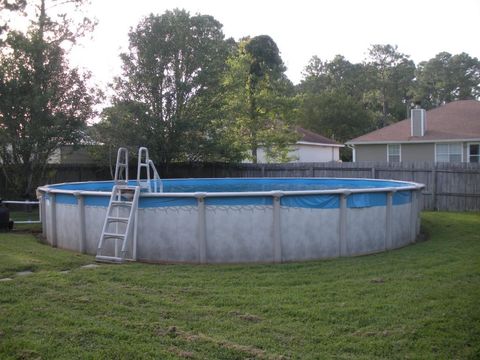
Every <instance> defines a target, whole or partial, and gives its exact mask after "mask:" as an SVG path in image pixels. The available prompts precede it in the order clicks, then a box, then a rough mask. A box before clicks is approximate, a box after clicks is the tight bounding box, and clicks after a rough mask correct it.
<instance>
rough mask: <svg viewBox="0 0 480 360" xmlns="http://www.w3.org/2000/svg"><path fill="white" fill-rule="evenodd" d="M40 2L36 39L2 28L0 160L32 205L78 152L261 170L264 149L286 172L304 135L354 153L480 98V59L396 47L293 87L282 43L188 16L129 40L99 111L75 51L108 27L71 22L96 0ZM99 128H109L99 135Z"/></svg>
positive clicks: (148, 27) (7, 9)
mask: <svg viewBox="0 0 480 360" xmlns="http://www.w3.org/2000/svg"><path fill="white" fill-rule="evenodd" d="M30 3H34V5H35V7H34V9H35V12H34V15H30V17H31V23H30V27H29V29H28V31H26V32H20V31H17V30H13V29H10V28H9V24H8V23H5V24H3V23H0V41H1V43H0V44H1V53H0V75H1V77H0V122H1V123H0V161H1V163H2V169H3V175H4V176H5V178H6V179H7V181H8V182H9V184H10V185H11V187H12V189H15V191H16V192H17V193H19V194H22V193H23V194H25V195H29V194H31V193H32V192H33V191H34V189H35V187H36V186H37V185H38V184H37V183H36V181H37V180H38V179H41V178H43V175H44V173H45V171H46V164H47V160H48V158H49V157H50V156H52V154H53V152H54V151H55V149H57V148H58V147H59V146H61V145H65V144H78V143H79V142H84V143H89V142H90V143H97V144H98V143H101V144H104V145H105V146H102V147H97V148H96V149H97V150H96V151H97V153H96V156H98V158H99V159H108V158H109V156H108V152H111V151H112V150H113V151H116V148H117V147H119V146H125V147H129V148H137V147H138V146H139V145H143V146H147V147H148V148H149V149H150V152H151V156H152V158H153V159H154V161H155V162H158V163H163V164H167V165H168V164H169V163H171V162H178V161H222V162H238V161H242V160H244V159H250V160H251V161H253V162H256V160H257V158H256V156H257V155H256V154H257V149H258V148H259V147H260V146H262V147H263V148H264V149H265V150H266V152H267V157H268V158H269V159H270V160H271V161H286V160H288V150H289V146H290V145H291V144H293V143H295V141H296V140H297V133H296V132H295V126H302V127H305V128H307V129H310V130H313V131H316V132H319V133H321V134H323V135H324V136H327V137H330V138H334V139H335V140H337V141H339V142H344V141H346V140H348V139H351V138H353V137H356V136H358V135H361V134H363V133H365V132H368V131H371V130H373V129H376V128H380V127H383V126H385V125H388V124H390V123H392V122H395V121H398V120H401V119H404V118H405V117H407V115H408V109H409V108H410V107H411V106H413V105H414V104H419V105H420V106H422V107H423V108H426V109H430V108H433V107H436V106H439V105H441V104H443V103H446V102H450V101H454V100H459V99H478V98H479V96H480V62H479V60H478V59H477V58H474V57H471V56H469V55H468V54H466V53H461V54H454V55H452V54H449V53H447V52H441V53H439V54H438V55H436V56H435V57H434V58H432V59H430V60H428V61H423V62H421V63H419V64H417V65H416V64H415V63H414V62H413V61H412V60H410V58H409V56H408V55H406V54H403V53H401V52H400V51H399V50H398V48H397V47H396V46H392V45H388V44H387V45H372V46H371V47H370V49H369V52H368V57H367V58H366V59H365V61H363V62H361V63H351V62H349V61H348V60H347V59H345V58H344V57H343V56H341V55H337V56H336V57H334V58H333V59H331V60H322V59H321V58H319V57H318V56H314V57H312V59H311V60H310V61H309V63H308V64H307V66H306V67H305V71H304V74H303V79H302V80H301V82H300V83H299V84H298V85H294V84H293V83H292V82H291V81H290V80H289V79H288V77H287V76H286V73H285V72H286V67H285V65H284V63H283V60H282V58H281V56H280V51H279V49H278V47H277V45H276V43H275V42H274V40H273V39H272V38H271V37H270V36H268V35H260V36H255V37H250V36H245V37H244V38H242V39H240V40H238V41H235V40H234V39H231V38H225V35H224V33H223V31H222V24H221V23H220V22H219V21H218V20H216V19H215V18H213V17H212V16H209V15H201V14H195V15H191V14H190V13H189V12H187V11H185V10H180V9H175V10H171V11H166V12H165V13H163V14H161V15H154V14H151V15H149V16H146V17H145V18H143V19H142V20H141V21H140V23H139V24H138V25H137V26H136V27H134V28H132V29H131V30H130V32H129V47H128V51H126V52H125V53H122V54H120V57H121V60H122V72H121V75H120V76H118V77H117V78H115V79H113V80H112V85H111V90H112V93H113V94H114V95H113V96H112V97H111V98H109V99H108V100H109V103H110V105H109V106H107V107H104V108H103V109H102V110H100V111H99V112H96V111H95V108H96V106H97V107H98V104H102V103H104V100H105V98H104V97H103V95H102V93H101V92H100V91H99V89H97V88H95V86H92V85H91V81H90V80H89V79H90V74H89V73H88V72H86V71H80V70H79V69H76V68H74V67H72V66H71V65H70V64H69V63H68V57H67V56H68V51H67V50H66V49H68V47H69V46H71V45H74V44H75V42H76V41H77V40H78V39H79V38H80V37H82V36H83V35H84V34H86V33H87V32H89V31H91V30H92V29H93V27H94V26H95V22H94V21H92V20H90V19H88V18H81V17H79V16H72V11H73V10H78V11H80V12H81V9H82V6H83V5H84V3H85V0H37V1H35V2H30ZM0 13H1V14H2V15H4V14H10V15H11V14H17V16H18V15H20V16H22V15H23V14H24V13H26V2H25V1H23V0H0ZM25 16H26V15H25ZM78 19H81V20H78ZM93 118H99V119H100V120H99V121H98V122H97V123H96V124H94V125H93V126H87V121H88V120H91V119H93ZM344 156H346V157H347V158H348V154H344Z"/></svg>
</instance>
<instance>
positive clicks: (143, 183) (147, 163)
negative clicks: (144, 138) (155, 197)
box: [137, 147, 163, 192]
mask: <svg viewBox="0 0 480 360" xmlns="http://www.w3.org/2000/svg"><path fill="white" fill-rule="evenodd" d="M142 168H145V171H146V176H147V178H146V179H142ZM152 178H153V179H152ZM152 180H153V186H152ZM137 184H138V186H140V188H141V189H146V190H147V191H148V192H159V191H160V192H163V183H162V180H161V179H160V175H159V174H158V171H157V169H156V168H155V164H154V163H153V161H152V160H151V159H150V156H149V154H148V149H147V148H146V147H140V148H139V149H138V165H137Z"/></svg>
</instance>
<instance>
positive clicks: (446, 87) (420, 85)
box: [414, 52, 480, 109]
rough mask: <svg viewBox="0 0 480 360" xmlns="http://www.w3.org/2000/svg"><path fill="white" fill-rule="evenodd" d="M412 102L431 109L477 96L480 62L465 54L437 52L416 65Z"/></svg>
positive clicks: (479, 82) (479, 94)
mask: <svg viewBox="0 0 480 360" xmlns="http://www.w3.org/2000/svg"><path fill="white" fill-rule="evenodd" d="M414 95H415V96H414V100H415V102H417V103H419V104H420V105H421V106H422V107H423V108H426V109H431V108H434V107H437V106H440V105H441V104H444V103H448V102H451V101H455V100H470V99H478V98H479V96H480V61H479V60H478V59H477V58H474V57H473V58H472V57H471V56H469V55H468V54H466V53H461V54H458V55H451V54H450V53H448V52H441V53H439V54H437V55H436V56H435V57H434V58H432V59H430V60H428V61H424V62H421V63H420V64H418V67H417V71H416V85H415V89H414Z"/></svg>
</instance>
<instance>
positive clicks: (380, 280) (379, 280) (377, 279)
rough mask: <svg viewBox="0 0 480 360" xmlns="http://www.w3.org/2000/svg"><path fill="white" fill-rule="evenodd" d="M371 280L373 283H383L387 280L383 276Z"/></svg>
mask: <svg viewBox="0 0 480 360" xmlns="http://www.w3.org/2000/svg"><path fill="white" fill-rule="evenodd" d="M370 282H371V283H372V284H383V283H384V282H385V280H384V279H383V278H376V279H372V280H370Z"/></svg>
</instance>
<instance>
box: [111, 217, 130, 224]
mask: <svg viewBox="0 0 480 360" xmlns="http://www.w3.org/2000/svg"><path fill="white" fill-rule="evenodd" d="M107 221H108V222H110V223H112V222H120V223H127V222H128V218H125V217H115V216H109V217H107Z"/></svg>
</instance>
